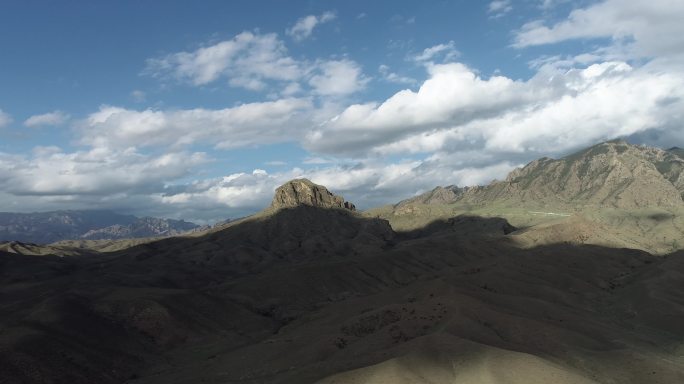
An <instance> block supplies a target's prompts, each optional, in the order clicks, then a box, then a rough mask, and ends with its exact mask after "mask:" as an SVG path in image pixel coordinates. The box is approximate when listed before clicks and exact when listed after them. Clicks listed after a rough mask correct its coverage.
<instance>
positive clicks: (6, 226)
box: [0, 210, 199, 244]
mask: <svg viewBox="0 0 684 384" xmlns="http://www.w3.org/2000/svg"><path fill="white" fill-rule="evenodd" d="M198 227H199V226H198V225H196V224H194V223H190V222H187V221H183V220H172V219H159V218H154V217H143V218H138V217H135V216H132V215H121V214H118V213H114V212H112V211H105V210H87V211H52V212H38V213H10V212H0V241H21V242H28V243H37V244H48V243H53V242H57V241H62V240H101V239H125V238H147V237H160V236H173V235H178V234H181V233H184V232H187V231H191V230H194V229H197V228H198Z"/></svg>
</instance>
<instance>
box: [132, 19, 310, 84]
mask: <svg viewBox="0 0 684 384" xmlns="http://www.w3.org/2000/svg"><path fill="white" fill-rule="evenodd" d="M303 72H304V69H303V68H302V65H301V63H299V62H298V61H297V60H295V59H293V58H291V57H289V56H288V55H287V49H286V48H285V45H284V44H283V43H282V41H280V40H279V39H278V36H277V35H275V34H272V33H269V34H264V35H261V34H255V33H252V32H242V33H240V34H238V35H237V36H235V37H234V38H233V39H231V40H225V41H221V42H219V43H216V44H213V45H209V46H206V47H202V48H199V49H197V50H195V51H192V52H179V53H173V54H170V55H166V56H163V57H161V58H156V59H148V60H147V68H146V70H145V71H144V73H146V74H150V75H152V76H155V77H165V76H171V77H172V78H175V79H177V80H181V81H189V82H190V83H191V84H194V85H206V84H209V83H211V82H213V81H216V80H218V79H219V78H222V77H225V78H227V79H228V81H229V84H230V85H232V86H235V87H243V88H247V89H251V90H259V89H263V88H264V87H265V85H266V81H271V80H275V81H284V82H291V81H293V80H297V79H299V78H300V77H301V76H302V75H303Z"/></svg>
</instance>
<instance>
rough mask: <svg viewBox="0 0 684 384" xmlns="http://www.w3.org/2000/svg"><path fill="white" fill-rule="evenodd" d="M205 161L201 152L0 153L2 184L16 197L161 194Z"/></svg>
mask: <svg viewBox="0 0 684 384" xmlns="http://www.w3.org/2000/svg"><path fill="white" fill-rule="evenodd" d="M206 161H207V158H206V155H205V154H203V153H187V152H171V153H165V154H161V155H156V156H154V155H145V154H142V153H139V152H138V151H136V150H135V149H133V148H129V149H126V150H123V151H115V150H110V149H107V148H93V149H91V150H87V151H77V152H64V151H62V150H61V149H60V148H58V147H37V148H36V149H35V150H34V151H33V153H32V154H31V155H30V156H23V155H22V156H20V155H9V154H2V153H0V186H1V189H2V190H3V191H5V192H9V193H12V194H15V195H24V196H25V195H53V196H55V195H114V194H117V193H121V192H127V193H149V192H152V191H161V190H163V186H164V183H165V182H166V181H167V180H170V179H176V178H179V177H183V176H186V175H187V174H188V173H189V172H190V170H191V169H192V168H193V167H195V166H197V165H199V164H202V163H204V162H206Z"/></svg>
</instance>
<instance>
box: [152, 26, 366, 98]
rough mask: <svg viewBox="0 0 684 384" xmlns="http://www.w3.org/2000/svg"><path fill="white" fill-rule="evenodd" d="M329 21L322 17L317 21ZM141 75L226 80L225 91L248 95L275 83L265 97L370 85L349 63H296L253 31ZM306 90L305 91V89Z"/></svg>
mask: <svg viewBox="0 0 684 384" xmlns="http://www.w3.org/2000/svg"><path fill="white" fill-rule="evenodd" d="M331 15H332V14H331ZM330 17H332V16H330V15H328V14H323V15H322V16H320V17H318V18H317V20H318V19H321V20H330ZM144 73H146V74H148V75H151V76H153V77H157V78H169V77H170V78H172V79H175V80H179V81H185V82H189V83H190V84H193V85H196V86H202V85H206V84H209V83H212V82H214V81H217V80H219V79H222V78H225V79H227V80H228V84H229V85H230V86H233V87H239V88H244V89H248V90H252V91H266V90H272V87H270V86H269V85H273V84H275V85H276V86H277V87H278V88H279V91H278V92H275V93H274V92H271V93H269V94H270V95H274V96H277V95H278V94H279V95H281V96H292V95H294V94H298V93H305V92H311V93H312V94H313V95H317V96H322V97H325V96H341V95H348V94H351V93H354V92H357V91H360V90H362V89H364V87H365V86H366V84H367V83H368V81H369V78H368V77H367V76H365V75H364V74H363V71H362V69H361V67H360V66H359V64H358V63H356V62H355V61H353V60H350V59H347V58H344V59H330V60H328V59H318V60H315V61H308V60H297V59H295V58H292V57H291V56H289V55H288V54H287V49H286V47H285V44H284V43H283V42H282V41H281V40H280V39H278V36H277V35H276V34H258V33H252V32H242V33H240V34H239V35H237V36H235V37H234V38H233V39H231V40H226V41H221V42H219V43H215V44H213V45H208V46H205V47H202V48H199V49H197V50H195V51H193V52H178V53H173V54H170V55H166V56H163V57H161V58H155V59H148V60H147V67H146V69H145V71H144ZM306 85H308V86H309V87H310V88H306V89H305V88H304V87H305V86H306ZM143 96H144V95H143Z"/></svg>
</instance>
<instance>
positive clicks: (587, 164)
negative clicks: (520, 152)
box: [0, 142, 684, 384]
mask: <svg viewBox="0 0 684 384" xmlns="http://www.w3.org/2000/svg"><path fill="white" fill-rule="evenodd" d="M681 166H682V158H681V157H680V155H679V154H678V153H677V151H676V150H669V151H663V150H659V149H655V148H649V147H643V146H633V145H630V144H627V143H625V142H608V143H602V144H599V145H597V146H595V147H592V148H589V149H587V150H583V151H580V152H578V153H576V154H573V155H570V156H567V157H565V158H562V159H558V160H553V159H540V160H537V161H534V162H532V163H530V164H528V165H527V166H525V167H523V168H521V169H519V170H516V171H513V172H512V173H511V174H510V175H509V177H508V178H507V179H506V180H504V181H496V182H493V183H491V184H489V185H487V186H481V187H455V186H450V187H439V188H436V189H434V190H431V191H429V192H426V193H424V194H421V195H418V196H415V197H412V198H410V199H407V200H404V201H402V202H399V203H397V204H393V205H388V206H385V207H379V208H376V209H372V210H368V211H363V212H359V211H357V210H356V208H355V206H354V205H353V204H352V203H350V202H348V201H346V200H345V199H344V198H343V197H341V196H338V195H336V194H334V193H333V192H331V191H329V190H328V189H327V188H326V187H325V186H322V185H317V184H315V183H313V182H311V181H309V180H306V179H296V180H292V181H290V182H288V183H285V184H284V185H282V186H281V187H279V188H278V189H277V190H276V191H275V194H274V198H273V201H272V203H271V205H270V206H268V207H265V209H264V210H263V211H261V212H259V213H257V214H255V215H252V216H250V217H246V218H243V219H240V220H235V221H232V222H227V223H224V224H221V225H218V226H215V227H212V228H208V229H205V230H201V231H195V232H192V233H186V234H183V235H178V236H171V237H164V238H156V239H141V240H140V241H136V242H132V243H121V242H120V244H125V245H121V246H117V247H114V248H111V249H108V250H107V251H106V252H105V251H104V250H103V249H101V248H99V249H94V248H88V247H87V244H86V245H85V246H79V247H71V246H69V243H62V244H61V245H51V246H48V247H45V246H43V247H41V246H35V247H34V248H30V247H29V248H30V249H29V248H21V247H20V245H22V244H14V245H15V248H14V250H15V251H14V252H11V253H10V252H4V251H2V250H1V249H0V295H1V297H2V298H3V300H2V301H0V372H3V376H2V381H1V382H3V383H93V382H97V383H136V384H154V383H165V384H166V383H189V382H206V383H244V384H247V383H279V384H286V383H321V384H332V383H337V384H362V383H363V384H380V383H397V384H409V383H411V384H415V383H426V384H427V383H435V384H436V383H440V384H441V383H494V384H523V383H525V384H529V383H558V384H592V383H593V384H595V383H605V384H609V383H610V384H613V383H626V384H642V383H654V384H658V383H662V384H666V383H667V384H670V383H681V382H684V328H683V327H682V326H681V324H683V323H684V297H682V292H681V287H683V286H684V251H682V250H680V249H681V248H682V247H684V245H682V243H684V241H681V240H682V239H684V225H682V217H683V216H684V214H683V212H684V207H683V205H684V203H682V195H681V192H682V190H681V185H682V184H681V180H682V179H681V177H682V176H681ZM645 181H647V182H645ZM677 240H680V241H681V243H677ZM668 242H669V245H667V244H668ZM36 247H37V248H36ZM668 247H669V248H668ZM22 249H27V251H26V253H22ZM41 250H42V251H41ZM39 251H40V252H39ZM32 255H33V256H32Z"/></svg>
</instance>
